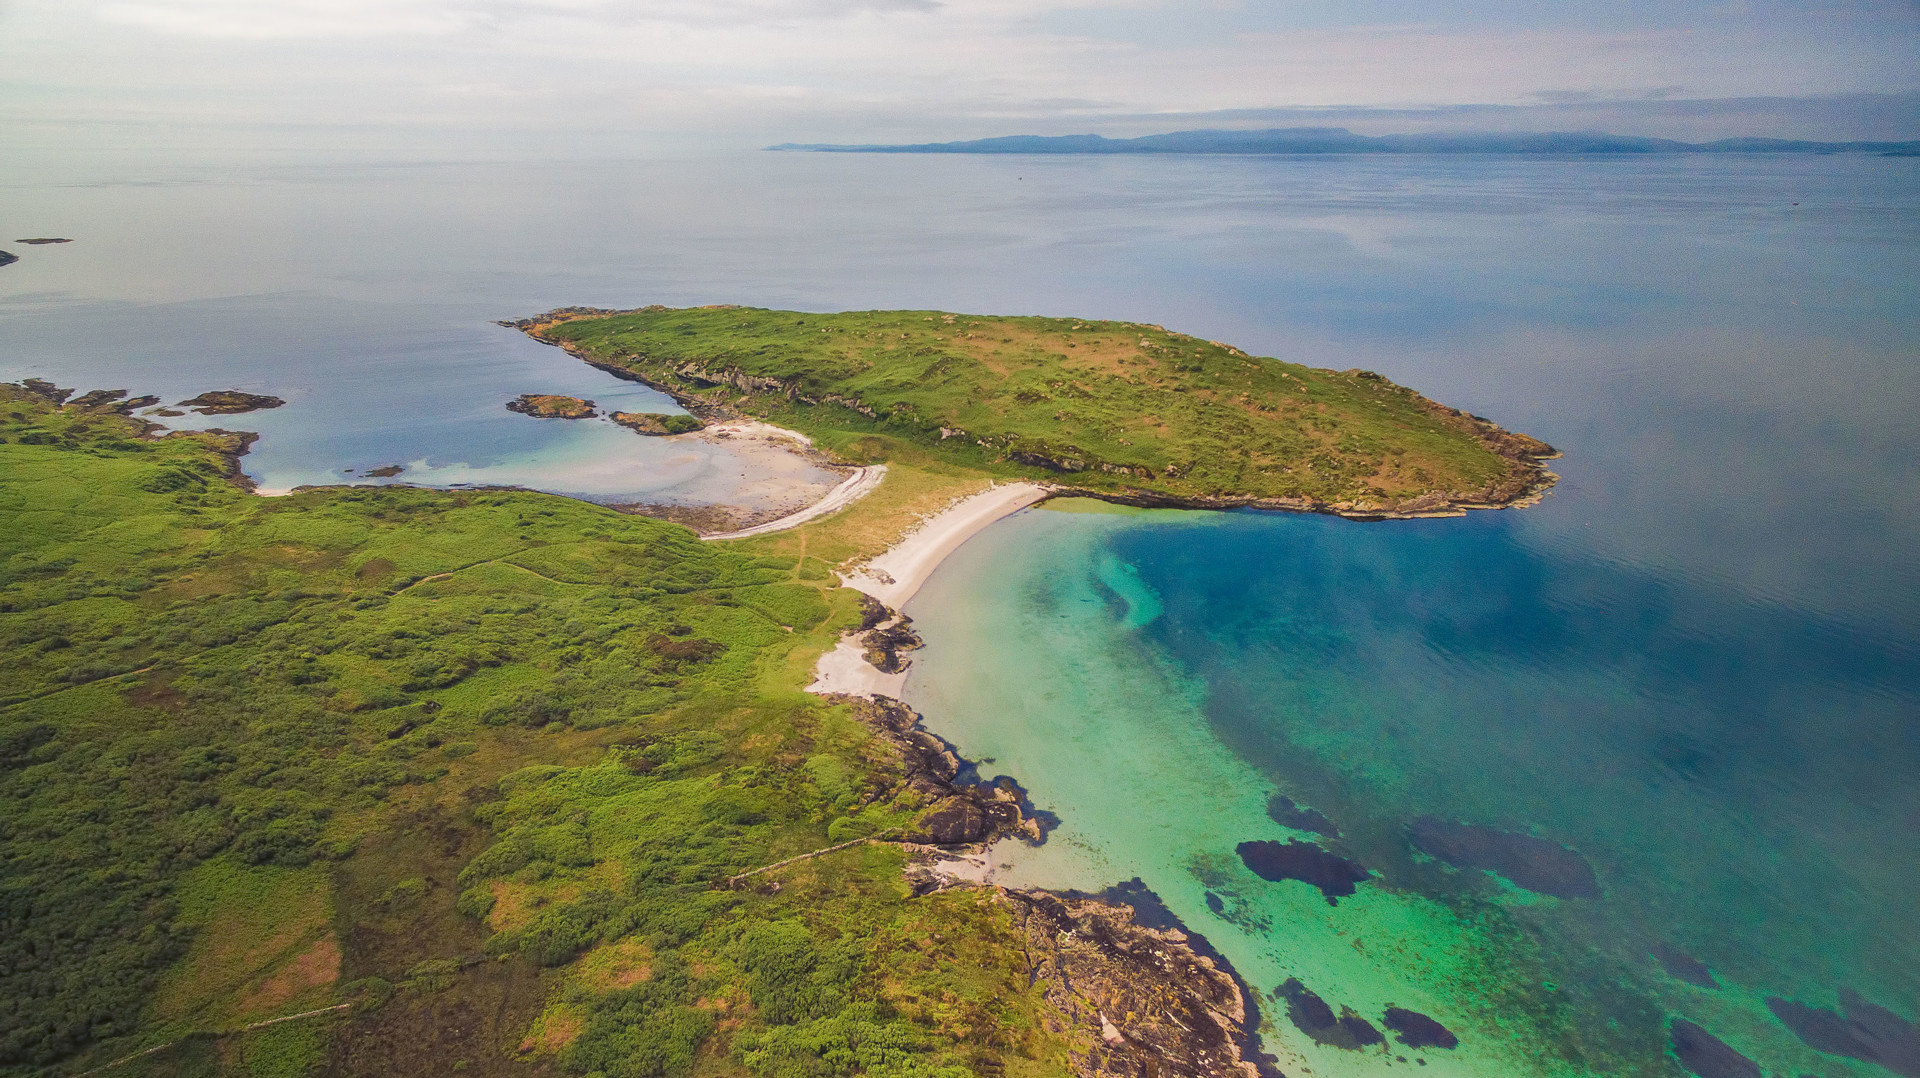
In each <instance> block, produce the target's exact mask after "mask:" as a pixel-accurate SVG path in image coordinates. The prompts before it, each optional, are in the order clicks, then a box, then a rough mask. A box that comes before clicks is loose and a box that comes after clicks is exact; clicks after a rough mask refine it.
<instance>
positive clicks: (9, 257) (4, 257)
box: [0, 251, 20, 266]
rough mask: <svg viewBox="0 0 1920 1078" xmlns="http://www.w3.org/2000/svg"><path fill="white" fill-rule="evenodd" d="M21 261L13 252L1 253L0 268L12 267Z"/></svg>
mask: <svg viewBox="0 0 1920 1078" xmlns="http://www.w3.org/2000/svg"><path fill="white" fill-rule="evenodd" d="M18 261H20V256H19V255H17V254H14V253H13V252H12V251H0V266H11V265H13V264H14V263H15V262H18Z"/></svg>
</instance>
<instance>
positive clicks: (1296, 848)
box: [1235, 839, 1373, 906]
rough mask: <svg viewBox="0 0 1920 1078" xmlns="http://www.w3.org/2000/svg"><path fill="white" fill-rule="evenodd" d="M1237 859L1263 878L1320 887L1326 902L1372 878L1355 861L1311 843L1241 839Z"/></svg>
mask: <svg viewBox="0 0 1920 1078" xmlns="http://www.w3.org/2000/svg"><path fill="white" fill-rule="evenodd" d="M1235 852H1236V853H1238V854H1239V855H1240V860H1241V861H1242V862H1243V863H1244V864H1245V865H1246V866H1247V867H1248V868H1249V869H1251V870H1252V871H1253V874H1254V875H1256V876H1259V877H1260V878H1261V879H1263V880H1268V881H1271V882H1275V883H1277V882H1279V881H1281V880H1300V881H1302V882H1304V883H1310V884H1312V885H1314V886H1315V887H1318V888H1319V889H1320V893H1321V894H1322V895H1325V896H1326V899H1327V905H1329V906H1338V905H1339V904H1340V899H1342V898H1344V897H1346V896H1347V895H1351V894H1353V893H1354V886H1355V885H1356V884H1361V883H1365V882H1366V881H1368V880H1370V879H1372V878H1373V873H1371V872H1369V871H1367V868H1366V866H1364V865H1362V864H1360V863H1359V862H1357V861H1349V860H1347V859H1346V858H1344V857H1341V856H1340V855H1339V854H1336V853H1332V852H1329V851H1327V850H1324V849H1321V848H1320V847H1319V846H1317V845H1315V844H1313V843H1311V842H1274V841H1272V840H1271V839H1261V840H1259V841H1257V842H1242V843H1241V844H1240V845H1239V846H1237V847H1235Z"/></svg>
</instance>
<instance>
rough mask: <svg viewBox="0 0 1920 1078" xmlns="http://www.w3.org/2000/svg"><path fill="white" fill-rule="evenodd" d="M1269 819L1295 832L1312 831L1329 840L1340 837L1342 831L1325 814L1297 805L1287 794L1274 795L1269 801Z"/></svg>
mask: <svg viewBox="0 0 1920 1078" xmlns="http://www.w3.org/2000/svg"><path fill="white" fill-rule="evenodd" d="M1267 819H1269V820H1272V821H1273V822H1274V823H1277V824H1279V825H1280V826H1282V827H1291V828H1293V829H1294V830H1295V831H1311V832H1312V833H1314V834H1316V835H1325V836H1327V837H1328V838H1339V837H1340V829H1339V828H1338V827H1335V826H1333V821H1332V820H1329V819H1327V817H1326V814H1325V813H1323V812H1321V811H1319V810H1318V809H1310V808H1306V807H1304V806H1302V805H1296V804H1294V803H1293V798H1291V797H1288V796H1287V795H1285V794H1274V795H1273V796H1272V797H1270V798H1268V799H1267Z"/></svg>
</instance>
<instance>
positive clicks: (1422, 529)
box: [908, 509, 1920, 1074]
mask: <svg viewBox="0 0 1920 1078" xmlns="http://www.w3.org/2000/svg"><path fill="white" fill-rule="evenodd" d="M1516 524H1517V518H1516V517H1515V516H1514V515H1512V514H1508V515H1506V516H1504V517H1503V516H1494V515H1487V516H1481V517H1473V518H1468V519H1463V520H1445V521H1426V522H1416V523H1410V524H1403V525H1360V524H1354V523H1351V522H1345V521H1338V520H1332V519H1325V518H1316V517H1293V516H1269V515H1260V514H1182V513H1170V512H1157V513H1128V514H1122V515H1114V514H1087V513H1063V512H1050V511H1047V510H1045V509H1042V510H1034V511H1029V512H1027V513H1024V514H1022V515H1020V516H1018V517H1015V518H1012V519H1010V520H1008V521H1005V522H1003V523H1002V524H1000V525H997V526H996V528H995V529H993V530H990V531H989V532H987V533H985V534H984V535H983V536H982V537H981V538H980V539H978V540H976V541H975V542H974V543H971V544H969V545H968V546H967V547H965V548H963V549H962V550H961V551H960V552H959V553H958V554H957V555H956V556H955V558H954V559H953V560H952V561H950V562H949V563H948V564H947V565H944V566H943V567H942V569H941V570H940V572H939V574H938V575H936V576H935V578H934V579H933V580H932V581H931V582H930V583H929V585H928V587H927V588H926V590H924V591H923V592H921V594H920V595H919V596H918V597H917V598H916V599H915V601H914V603H913V604H912V606H911V607H910V609H911V611H912V612H913V613H914V615H915V617H916V619H917V621H918V624H919V626H920V627H921V629H922V632H923V634H924V635H925V636H926V639H927V641H928V645H929V647H928V650H927V651H926V652H924V653H923V657H921V658H920V659H919V660H918V663H917V664H916V668H915V671H914V673H913V675H912V676H911V680H910V682H909V690H908V691H909V698H910V699H911V700H912V701H913V702H914V703H915V705H916V706H918V707H920V708H921V709H922V710H923V711H924V713H925V714H926V715H927V717H928V721H929V724H930V726H931V727H932V728H933V729H935V730H939V731H942V732H945V733H947V734H948V735H949V736H950V737H952V738H953V739H954V740H955V741H956V742H957V743H958V745H959V747H960V748H961V749H962V750H963V751H964V752H966V753H968V754H970V755H973V756H977V757H981V758H984V759H985V760H987V761H990V762H986V763H983V765H982V768H981V770H982V772H983V773H985V774H993V773H996V772H1005V773H1008V774H1012V775H1014V776H1016V777H1018V778H1019V779H1020V780H1021V781H1022V782H1023V783H1024V784H1025V785H1026V786H1027V788H1028V789H1029V790H1030V791H1031V793H1032V796H1033V798H1034V800H1035V802H1036V803H1037V804H1038V805H1039V806H1040V807H1042V808H1045V809H1048V810H1050V811H1053V812H1056V813H1058V814H1059V815H1060V816H1061V817H1062V819H1063V823H1062V825H1061V827H1060V829H1059V830H1058V831H1057V832H1055V834H1054V836H1053V837H1052V838H1051V839H1050V840H1049V842H1048V843H1047V844H1046V845H1045V846H1042V847H1039V848H1037V849H1034V848H1028V847H1024V846H1021V845H1019V844H1013V843H1010V844H1005V845H1003V846H1002V847H1000V848H999V849H998V850H997V851H996V855H997V858H998V861H999V863H1000V864H1001V865H1002V866H1003V867H1002V869H1001V880H1002V882H1006V883H1010V884H1015V885H1038V886H1055V887H1080V888H1090V889H1098V888H1100V887H1104V886H1106V885H1108V884H1110V883H1113V882H1116V881H1118V880H1124V879H1127V878H1130V877H1133V876H1139V877H1140V878H1142V879H1143V880H1144V881H1145V882H1146V883H1147V884H1148V885H1149V886H1151V887H1152V888H1153V889H1154V890H1155V891H1156V892H1158V893H1159V894H1160V895H1161V896H1162V897H1163V898H1164V899H1165V900H1166V901H1167V902H1168V904H1169V905H1170V906H1171V907H1172V908H1173V909H1174V911H1175V912H1176V913H1177V914H1179V915H1180V916H1181V917H1182V918H1183V919H1185V920H1186V921H1187V923H1188V924H1189V925H1191V926H1192V927H1193V928H1195V929H1196V930H1198V931H1200V932H1201V933H1203V934H1204V935H1206V936H1207V938H1208V939H1209V940H1210V941H1211V942H1212V943H1213V944H1214V945H1215V946H1216V947H1218V948H1219V949H1220V950H1221V951H1222V952H1223V953H1224V954H1226V955H1227V957H1228V958H1229V959H1230V960H1231V961H1232V962H1233V963H1234V965H1235V966H1236V968H1237V969H1238V970H1239V971H1240V972H1241V974H1242V975H1243V976H1244V977H1245V978H1246V979H1247V980H1248V981H1249V982H1250V983H1251V984H1252V985H1254V986H1255V987H1256V988H1260V989H1266V990H1271V989H1274V988H1277V987H1278V986H1280V985H1281V984H1282V983H1283V982H1284V981H1285V980H1286V979H1287V978H1289V977H1291V978H1296V979H1298V980H1299V981H1300V982H1302V983H1303V984H1304V985H1306V986H1307V987H1308V988H1310V989H1312V990H1314V991H1315V992H1317V993H1318V994H1319V995H1320V996H1322V997H1323V998H1324V999H1325V1000H1326V1001H1327V1002H1328V1004H1329V1005H1330V1006H1331V1007H1332V1008H1333V1009H1335V1010H1338V1009H1339V1008H1340V1007H1341V1006H1348V1007H1351V1008H1352V1009H1353V1010H1354V1011H1355V1012H1357V1013H1358V1014H1360V1015H1362V1016H1364V1017H1367V1018H1369V1019H1370V1020H1371V1021H1372V1023H1373V1024H1374V1025H1375V1026H1379V1025H1381V1016H1382V1015H1383V1014H1384V1012H1385V1010H1386V1008H1387V1007H1389V1006H1398V1007H1404V1008H1410V1009H1414V1010H1418V1011H1420V1012H1422V1013H1425V1014H1428V1015H1430V1016H1433V1017H1435V1018H1437V1019H1439V1020H1440V1021H1442V1022H1443V1023H1444V1024H1445V1025H1446V1026H1447V1027H1448V1028H1449V1029H1450V1030H1452V1031H1453V1032H1455V1033H1456V1034H1458V1035H1459V1037H1460V1038H1461V1044H1460V1046H1459V1047H1458V1048H1457V1049H1453V1050H1450V1051H1436V1050H1429V1051H1425V1052H1420V1053H1414V1052H1410V1051H1407V1050H1406V1049H1404V1047H1402V1046H1400V1045H1397V1044H1392V1043H1391V1042H1389V1044H1388V1045H1384V1046H1380V1047H1375V1048H1370V1049H1362V1050H1352V1049H1347V1048H1340V1047H1329V1046H1325V1045H1321V1044H1317V1043H1315V1042H1314V1040H1313V1039H1312V1038H1310V1037H1307V1036H1305V1035H1303V1034H1302V1033H1301V1032H1300V1031H1299V1030H1298V1029H1296V1028H1294V1026H1293V1025H1292V1024H1291V1023H1290V1022H1289V1021H1288V1019H1287V1017H1286V1009H1287V1008H1286V1005H1285V1002H1284V1000H1282V999H1278V998H1275V997H1273V996H1268V997H1267V998H1266V999H1265V1000H1264V1001H1263V1005H1264V1008H1265V1010H1266V1016H1267V1018H1268V1020H1269V1023H1270V1025H1269V1027H1268V1028H1269V1037H1268V1047H1269V1049H1270V1050H1273V1051H1274V1052H1275V1054H1276V1055H1278V1056H1279V1057H1280V1059H1281V1066H1282V1068H1283V1069H1285V1070H1287V1072H1288V1073H1294V1072H1295V1071H1296V1070H1300V1071H1302V1072H1304V1071H1305V1070H1306V1069H1311V1070H1312V1071H1313V1072H1314V1073H1320V1074H1365V1073H1377V1072H1378V1070H1379V1068H1380V1067H1382V1066H1383V1065H1397V1061H1396V1058H1395V1057H1396V1056H1411V1057H1413V1059H1414V1060H1415V1062H1413V1063H1412V1064H1411V1065H1414V1066H1418V1065H1419V1064H1418V1062H1417V1060H1418V1059H1421V1058H1424V1059H1425V1060H1426V1061H1427V1067H1428V1069H1429V1070H1433V1071H1435V1072H1436V1073H1461V1074H1490V1073H1605V1074H1616V1073H1650V1074H1657V1073H1667V1068H1668V1067H1669V1066H1670V1064H1669V1063H1668V1061H1667V1058H1666V1029H1665V1026H1666V1019H1667V1017H1668V1016H1669V1015H1682V1016H1686V1017H1688V1018H1690V1019H1691V1020H1693V1021H1696V1022H1699V1023H1701V1024H1702V1025H1704V1026H1706V1027H1707V1028H1709V1029H1711V1030H1713V1031H1715V1032H1716V1033H1717V1034H1718V1035H1719V1036H1720V1037H1721V1038H1722V1039H1723V1040H1726V1041H1727V1042H1729V1043H1731V1044H1733V1045H1735V1046H1736V1047H1737V1048H1739V1049H1740V1050H1742V1051H1743V1052H1744V1053H1745V1054H1747V1055H1749V1056H1750V1057H1752V1058H1754V1059H1756V1060H1759V1061H1761V1062H1763V1064H1764V1065H1765V1066H1766V1067H1767V1069H1768V1071H1769V1072H1772V1071H1775V1070H1778V1071H1779V1072H1781V1073H1823V1074H1843V1073H1845V1074H1852V1073H1861V1074H1865V1073H1875V1072H1876V1071H1877V1068H1875V1067H1873V1066H1870V1065H1862V1064H1860V1063H1858V1062H1857V1061H1848V1060H1844V1059H1840V1058H1837V1057H1834V1056H1832V1055H1829V1054H1824V1053H1819V1052H1815V1051H1813V1050H1812V1049H1810V1048H1808V1047H1806V1046H1805V1045H1803V1044H1801V1043H1799V1042H1798V1041H1797V1040H1796V1039H1795V1038H1794V1037H1793V1036H1791V1035H1790V1034H1789V1033H1788V1032H1787V1030H1786V1029H1785V1027H1783V1026H1781V1025H1780V1024H1779V1023H1778V1022H1777V1021H1775V1020H1773V1018H1772V1016H1771V1013H1770V1012H1769V1011H1768V1010H1767V1008H1766V1006H1765V1003H1764V999H1765V997H1767V996H1776V997H1783V998H1787V999H1794V1000H1804V1001H1806V1002H1809V1003H1812V1004H1816V1005H1819V1006H1824V1007H1832V1006H1834V1003H1835V999H1836V993H1837V991H1838V989H1839V987H1840V986H1848V987H1851V988H1854V989H1856V990H1858V991H1859V992H1861V993H1862V994H1863V995H1864V996H1866V997H1867V998H1869V999H1874V1000H1878V1001H1880V1002H1881V1003H1883V1004H1887V1005H1890V1006H1893V1007H1894V1008H1895V1009H1896V1010H1899V1011H1903V1012H1904V1013H1906V1014H1909V1015H1910V1014H1911V1013H1912V1012H1911V1010H1910V1009H1909V1008H1910V1001H1911V1000H1912V999H1913V992H1914V988H1915V969H1916V965H1915V958H1916V949H1915V941H1914V938H1913V930H1912V926H1913V925H1914V924H1915V923H1916V922H1917V920H1920V904H1917V903H1916V901H1915V898H1914V894H1913V888H1912V886H1911V883H1912V868H1913V866H1914V865H1915V864H1920V840H1917V839H1916V833H1915V831H1914V829H1913V828H1912V827H1911V826H1910V824H1911V821H1913V820H1914V819H1915V812H1916V808H1920V802H1917V799H1916V796H1915V776H1916V770H1915V767H1916V763H1920V751H1916V749H1917V746H1916V731H1915V730H1914V728H1913V726H1912V723H1911V718H1912V715H1913V707H1914V702H1915V700H1916V698H1917V697H1920V676H1916V673H1915V671H1916V670H1920V665H1916V664H1915V663H1914V662H1913V660H1914V658H1915V655H1914V651H1913V649H1912V647H1911V646H1910V644H1905V643H1901V642H1896V641H1887V640H1874V639H1871V638H1865V637H1861V636H1857V635H1855V634H1851V633H1846V632H1843V631H1839V630H1838V629H1837V627H1835V626H1833V625H1831V624H1828V623H1822V622H1821V621H1820V620H1819V619H1809V618H1807V617H1805V616H1804V615H1800V614H1796V613H1794V612H1792V611H1790V610H1782V609H1777V608H1772V607H1769V606H1766V605H1765V604H1754V603H1750V602H1742V601H1740V600H1739V599H1738V597H1737V596H1729V595H1721V596H1717V597H1716V596H1712V595H1701V594H1687V592H1688V591H1689V589H1688V588H1686V587H1685V586H1684V585H1680V584H1676V583H1674V582H1672V581H1662V580H1660V579H1657V578H1647V577H1640V578H1635V577H1633V576H1632V575H1631V574H1628V573H1626V572H1624V571H1623V570H1622V569H1621V568H1620V567H1618V566H1614V565H1608V564H1605V563H1589V564H1586V565H1579V564H1567V563H1565V562H1563V561H1558V560H1556V559H1553V558H1543V557H1542V556H1541V555H1540V554H1539V553H1538V552H1537V551H1532V550H1529V549H1528V547H1527V545H1526V543H1525V542H1524V536H1523V535H1520V534H1516V533H1517V532H1519V531H1520V529H1519V528H1517V527H1516ZM1694 590H1696V591H1697V589H1694ZM1689 607H1691V608H1689ZM1275 792H1279V793H1283V794H1286V795H1288V796H1290V797H1291V798H1292V800H1293V801H1294V802H1296V804H1298V805H1302V806H1311V807H1313V808H1314V809H1317V810H1320V811H1321V812H1323V813H1324V814H1325V815H1326V816H1327V817H1329V818H1330V820H1331V822H1332V823H1333V825H1335V826H1336V827H1337V828H1338V830H1339V837H1338V838H1327V837H1323V836H1316V835H1314V834H1312V833H1310V832H1308V831H1303V830H1297V829H1289V828H1285V827H1283V826H1282V825H1280V824H1278V823H1276V822H1275V821H1274V820H1273V819H1272V818H1270V816H1269V814H1268V806H1267V802H1268V798H1269V796H1270V795H1271V794H1273V793H1275ZM1423 815H1434V816H1439V817H1443V818H1445V819H1449V820H1457V821H1464V822H1468V823H1473V824H1483V825H1492V826H1495V827H1499V828H1503V829H1509V830H1512V831H1516V832H1527V833H1533V834H1537V835H1542V836H1545V837H1548V838H1551V839H1553V840H1554V841H1556V842H1560V843H1564V844H1566V845H1568V846H1570V847H1572V848H1573V849H1575V850H1577V851H1579V852H1580V853H1581V854H1582V855H1583V856H1584V857H1585V858H1586V859H1587V860H1588V861H1589V862H1590V863H1591V864H1592V865H1593V867H1594V869H1595V871H1596V873H1597V878H1598V882H1599V885H1600V889H1601V895H1600V897H1598V898H1595V899H1579V898H1576V899H1566V900H1561V899H1556V898H1552V897H1546V896H1543V895H1540V894H1536V893H1533V892H1529V891H1526V890H1524V889H1521V888H1518V887H1515V886H1513V885H1512V884H1511V883H1509V882H1507V881H1505V880H1503V879H1502V878H1500V877H1498V876H1496V875H1493V874H1489V873H1486V872H1483V871H1479V870H1474V869H1466V870H1456V869H1451V868H1447V867H1445V866H1443V865H1441V864H1439V863H1437V862H1435V861H1433V860H1432V859H1429V858H1425V857H1421V856H1418V855H1416V852H1415V850H1414V848H1413V847H1412V845H1411V844H1410V843H1409V841H1408V828H1409V825H1410V824H1412V822H1413V821H1414V820H1416V819H1417V818H1419V817H1421V816H1423ZM1262 839H1278V840H1285V841H1318V842H1320V843H1321V844H1322V845H1324V846H1325V847H1327V848H1329V849H1331V850H1333V851H1335V852H1337V853H1339V854H1340V855H1342V856H1345V857H1347V858H1350V859H1353V860H1356V861H1358V862H1359V863H1361V864H1362V865H1364V866H1365V867H1366V868H1368V869H1370V870H1371V871H1372V873H1373V874H1374V877H1373V880H1372V881H1371V882H1367V883H1362V884H1360V885H1359V886H1358V888H1357V889H1356V891H1355V893H1354V894H1353V895H1352V897H1347V898H1341V899H1340V900H1339V904H1338V905H1337V906H1334V905H1330V904H1328V903H1327V902H1326V901H1325V899H1324V898H1323V896H1322V894H1321V892H1320V891H1318V890H1316V889H1314V888H1313V887H1312V886H1310V885H1308V884H1307V883H1303V882H1299V881H1297V880H1285V881H1281V882H1268V881H1265V880H1262V879H1260V878H1259V877H1258V876H1256V875H1255V874H1254V873H1252V872H1251V871H1249V869H1248V868H1247V867H1246V866H1245V865H1243V864H1242V863H1241V861H1240V858H1239V857H1237V856H1236V854H1235V849H1236V846H1237V845H1238V844H1239V843H1241V842H1244V841H1249V840H1256V841H1257V840H1262ZM1662 945H1665V946H1669V947H1673V948H1675V949H1678V950H1681V951H1684V952H1686V953H1688V954H1690V955H1693V956H1695V957H1697V958H1699V959H1700V960H1702V961H1704V962H1705V963H1706V964H1707V965H1708V966H1710V967H1711V968H1712V970H1713V972H1714V974H1715V975H1716V976H1717V978H1718V980H1719V981H1720V983H1721V985H1722V987H1720V988H1717V989H1712V990H1708V989H1704V988H1699V987H1695V986H1692V985H1688V984H1686V983H1683V982H1682V981H1680V980H1677V979H1675V978H1674V977H1672V976H1669V975H1667V974H1666V973H1665V972H1664V971H1663V970H1662V968H1661V967H1660V965H1659V964H1658V963H1657V962H1656V961H1655V959H1654V958H1653V956H1652V952H1653V951H1654V950H1655V949H1656V948H1658V947H1660V946H1662ZM1882 1073H1884V1072H1882Z"/></svg>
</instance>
